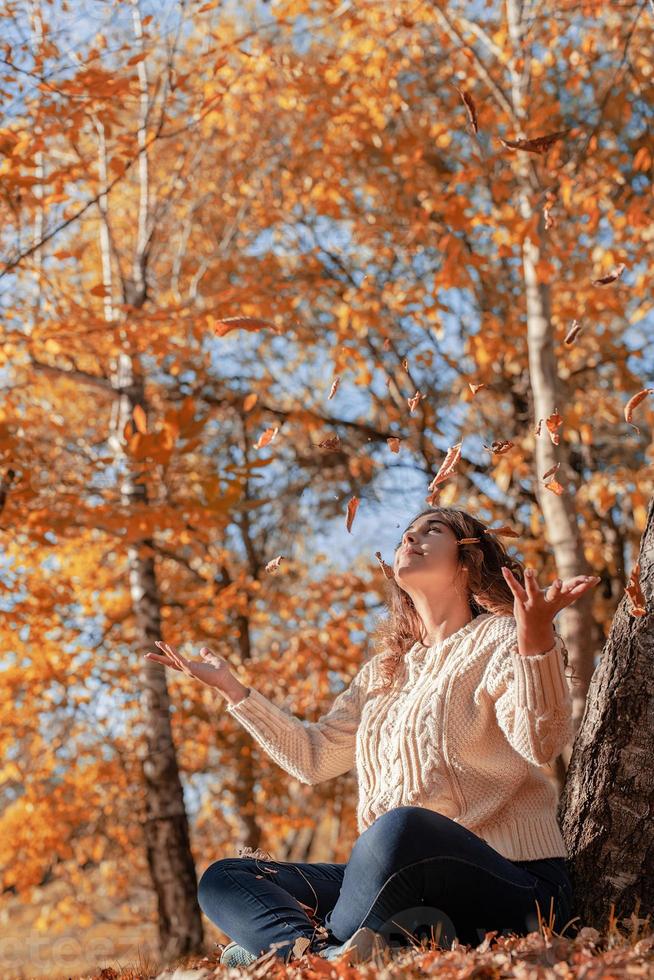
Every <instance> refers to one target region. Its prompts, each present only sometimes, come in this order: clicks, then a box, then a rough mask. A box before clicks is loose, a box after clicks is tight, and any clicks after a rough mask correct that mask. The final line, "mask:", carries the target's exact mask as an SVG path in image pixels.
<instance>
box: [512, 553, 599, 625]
mask: <svg viewBox="0 0 654 980" xmlns="http://www.w3.org/2000/svg"><path fill="white" fill-rule="evenodd" d="M502 572H503V574H504V578H505V580H506V582H507V585H508V586H509V588H510V589H511V591H512V592H513V596H514V599H515V602H514V604H513V613H514V616H515V618H516V621H517V623H518V626H519V627H523V628H524V629H526V628H529V629H530V630H534V631H538V630H539V629H543V628H545V627H546V626H547V625H548V624H551V622H552V620H553V619H554V617H555V616H556V614H557V613H558V612H560V611H561V610H562V609H565V607H566V606H571V605H572V603H573V602H576V601H577V599H578V598H579V597H580V596H582V595H583V594H584V592H587V591H588V589H593V588H595V586H596V585H597V584H598V583H599V582H601V579H600V577H599V575H574V576H573V577H572V578H569V579H566V581H565V582H562V581H561V579H559V578H557V579H555V580H554V582H552V584H551V585H550V586H549V587H548V588H547V589H541V588H539V586H538V580H537V578H536V574H535V572H534V570H533V569H531V568H528V569H526V571H525V583H526V586H527V588H526V589H525V588H524V587H523V586H522V585H521V584H520V582H519V581H518V579H517V578H516V577H515V575H514V574H513V572H512V571H511V569H510V568H507V567H506V565H504V566H502Z"/></svg>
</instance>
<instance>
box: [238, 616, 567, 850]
mask: <svg viewBox="0 0 654 980" xmlns="http://www.w3.org/2000/svg"><path fill="white" fill-rule="evenodd" d="M555 636H556V642H555V645H554V646H553V647H552V648H551V650H549V651H547V652H546V653H542V654H539V655H537V656H529V657H525V656H522V655H521V654H520V653H518V638H517V624H516V621H515V618H514V617H513V616H511V615H498V614H496V613H483V614H482V615H480V616H477V617H476V618H475V619H473V620H472V621H471V622H470V623H467V624H466V625H465V626H463V627H462V628H461V629H459V630H457V631H456V632H455V633H453V634H452V635H451V636H449V637H447V639H445V640H443V641H440V642H438V643H435V644H434V645H433V646H431V647H429V648H425V647H423V646H421V645H420V644H418V643H416V644H414V646H413V647H411V649H410V650H409V651H408V653H407V654H406V656H405V658H404V660H402V661H400V664H399V665H398V668H397V673H396V676H395V679H394V682H393V685H392V688H391V689H390V690H389V691H388V692H384V691H382V690H380V685H381V683H382V675H381V674H380V673H379V668H380V665H381V661H382V659H383V658H384V657H385V656H386V655H387V654H386V653H385V652H383V651H382V652H381V653H378V654H376V655H375V656H373V657H372V658H371V659H370V660H368V661H367V662H366V663H365V664H364V665H363V666H362V667H361V668H360V670H359V672H358V673H357V674H356V676H355V677H354V679H353V680H352V681H351V683H350V685H349V687H347V688H346V689H345V690H344V691H342V692H341V693H340V694H339V695H338V696H337V697H336V699H335V700H334V702H333V704H332V706H331V708H330V709H329V710H328V711H327V712H326V713H324V714H322V715H321V716H320V718H319V719H318V721H315V722H308V721H303V720H301V719H300V718H297V717H295V716H294V715H292V714H289V713H288V712H287V711H284V710H283V709H281V708H280V707H278V706H277V705H276V704H274V703H273V702H272V701H270V700H269V699H268V698H267V697H265V695H263V694H261V693H260V692H259V691H257V690H256V689H255V688H250V692H249V694H247V695H246V696H245V697H244V698H243V699H242V700H241V701H238V702H237V703H236V704H228V706H227V710H228V711H229V712H230V714H232V715H233V716H234V717H235V718H237V719H238V721H239V722H240V724H241V725H243V727H244V728H245V729H247V731H248V732H250V734H251V735H252V736H253V737H254V738H255V739H256V741H257V742H258V743H259V745H261V746H262V748H263V749H264V750H265V751H266V752H267V754H268V755H269V756H270V758H271V759H273V760H274V761H275V762H276V763H277V764H278V765H279V766H281V768H282V769H284V770H285V771H286V772H288V773H290V775H292V776H294V777H295V778H296V779H298V780H299V781H300V782H303V783H308V784H310V785H313V784H315V783H319V782H322V781H323V780H326V779H333V778H334V777H335V776H338V775H340V774H341V773H344V772H348V771H349V770H350V769H352V768H353V767H354V765H355V764H356V768H357V777H358V786H359V803H358V810H357V821H358V828H359V833H362V832H363V831H364V830H365V829H366V827H368V826H370V824H371V823H372V822H373V820H375V819H376V817H378V816H380V815H381V814H382V813H384V812H386V811H387V810H391V809H393V808H394V807H397V806H405V805H414V806H423V807H427V808H428V809H430V810H437V811H438V812H439V813H442V814H444V815H445V816H447V817H450V818H451V819H452V820H455V821H456V822H457V823H461V824H462V825H463V826H465V827H467V828H468V829H469V830H472V831H473V832H474V833H475V834H477V835H478V836H479V837H482V838H483V839H484V840H485V841H487V843H488V844H490V845H491V847H493V848H495V850H497V851H499V852H500V854H503V855H504V856H505V857H507V858H509V860H512V861H529V860H535V859H536V858H547V857H567V856H568V855H567V851H566V848H565V845H564V841H563V837H562V836H561V831H560V828H559V825H558V821H557V816H556V808H557V803H558V798H557V792H556V789H555V787H554V786H553V785H552V783H551V782H550V781H549V780H548V778H547V776H546V775H545V773H544V772H543V770H542V768H540V767H542V766H543V765H544V764H546V763H548V762H551V761H552V760H553V759H554V758H555V757H556V756H557V755H558V754H559V752H560V751H561V749H562V748H563V746H564V745H565V744H566V743H567V742H568V741H569V740H570V739H571V738H572V736H573V731H572V726H571V719H572V699H571V696H570V692H569V690H568V686H567V682H566V678H565V676H564V673H563V671H564V663H563V657H562V656H561V648H562V646H563V640H562V638H561V637H560V635H559V634H558V633H557V632H556V630H555Z"/></svg>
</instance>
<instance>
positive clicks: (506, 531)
mask: <svg viewBox="0 0 654 980" xmlns="http://www.w3.org/2000/svg"><path fill="white" fill-rule="evenodd" d="M483 533H484V534H500V535H502V537H505V538H519V537H520V533H519V532H518V531H514V530H513V528H512V527H511V526H510V525H509V524H503V525H502V527H485V528H484V531H483Z"/></svg>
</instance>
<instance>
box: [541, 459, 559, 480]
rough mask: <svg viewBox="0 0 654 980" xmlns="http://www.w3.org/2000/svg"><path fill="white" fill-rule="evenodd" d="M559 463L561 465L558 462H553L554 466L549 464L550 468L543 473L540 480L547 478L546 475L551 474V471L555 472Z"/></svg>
mask: <svg viewBox="0 0 654 980" xmlns="http://www.w3.org/2000/svg"><path fill="white" fill-rule="evenodd" d="M560 465H561V464H560V463H555V464H554V466H551V467H550V469H549V470H548V471H547V473H543V475H542V477H541V479H542V480H546V479H547V478H548V476H551V475H552V473H556V471H557V470H558V468H559V466H560Z"/></svg>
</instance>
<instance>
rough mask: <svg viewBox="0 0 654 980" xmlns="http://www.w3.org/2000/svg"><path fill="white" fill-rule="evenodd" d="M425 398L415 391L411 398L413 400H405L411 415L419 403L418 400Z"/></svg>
mask: <svg viewBox="0 0 654 980" xmlns="http://www.w3.org/2000/svg"><path fill="white" fill-rule="evenodd" d="M425 397H426V396H425V395H421V394H420V392H419V391H416V393H415V395H414V396H413V398H407V405H408V406H409V408H410V410H411V414H413V411H414V409H415V408H416V406H417V405H418V402H419V401H420V399H421V398H425Z"/></svg>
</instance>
